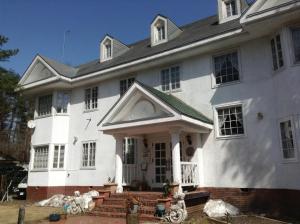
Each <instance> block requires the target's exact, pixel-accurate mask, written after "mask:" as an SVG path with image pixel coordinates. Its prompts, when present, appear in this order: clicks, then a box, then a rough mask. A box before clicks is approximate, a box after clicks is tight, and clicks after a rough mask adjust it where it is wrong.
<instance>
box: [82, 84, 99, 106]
mask: <svg viewBox="0 0 300 224" xmlns="http://www.w3.org/2000/svg"><path fill="white" fill-rule="evenodd" d="M97 108H98V87H93V88H89V89H86V90H85V110H92V109H97Z"/></svg>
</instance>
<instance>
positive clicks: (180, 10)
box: [0, 0, 217, 75]
mask: <svg viewBox="0 0 300 224" xmlns="http://www.w3.org/2000/svg"><path fill="white" fill-rule="evenodd" d="M216 13H217V0H109V1H103V0H0V34H1V35H4V36H6V37H8V38H9V42H8V44H6V45H5V46H4V48H6V49H7V48H18V49H19V50H20V52H19V53H18V55H16V56H14V57H12V58H11V59H10V60H9V61H8V62H1V63H0V66H2V67H4V68H6V69H12V70H14V71H15V72H17V73H18V74H19V75H23V73H24V72H25V70H26V69H27V67H28V66H29V65H30V63H31V62H32V60H33V59H34V57H35V55H37V54H41V55H44V56H47V57H49V58H52V59H55V60H58V61H61V62H63V63H66V64H69V65H72V66H77V65H80V64H83V63H87V62H89V61H92V60H95V59H97V58H99V43H100V41H101V40H102V38H103V37H104V36H105V34H110V35H111V36H113V37H114V38H116V39H118V40H120V41H121V42H123V43H125V44H130V43H134V42H136V41H139V40H142V39H145V38H148V37H149V35H150V23H151V21H152V20H153V19H154V17H155V16H156V15H157V14H162V15H164V16H167V17H169V18H170V19H171V20H172V21H173V22H175V24H177V25H178V26H181V25H184V24H187V23H191V22H193V21H196V20H198V19H201V18H205V17H207V16H210V15H215V14H216ZM68 30H69V31H70V32H66V31H68ZM65 33H66V43H65V54H64V57H62V51H63V50H62V49H63V40H64V34H65Z"/></svg>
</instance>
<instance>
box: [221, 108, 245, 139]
mask: <svg viewBox="0 0 300 224" xmlns="http://www.w3.org/2000/svg"><path fill="white" fill-rule="evenodd" d="M217 113H218V125H219V135H220V136H226V135H229V136H230V135H240V134H244V127H243V115H242V107H241V106H234V107H230V108H221V109H218V110H217Z"/></svg>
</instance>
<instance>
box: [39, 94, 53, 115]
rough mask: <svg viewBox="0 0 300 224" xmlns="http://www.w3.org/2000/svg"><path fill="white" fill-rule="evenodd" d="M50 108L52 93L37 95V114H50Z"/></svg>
mask: <svg viewBox="0 0 300 224" xmlns="http://www.w3.org/2000/svg"><path fill="white" fill-rule="evenodd" d="M51 108H52V95H47V96H41V97H39V103H38V115H39V116H44V115H49V114H51Z"/></svg>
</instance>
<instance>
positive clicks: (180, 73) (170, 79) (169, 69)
mask: <svg viewBox="0 0 300 224" xmlns="http://www.w3.org/2000/svg"><path fill="white" fill-rule="evenodd" d="M177 67H178V68H179V82H178V83H179V88H172V85H173V83H172V75H171V71H172V68H177ZM164 70H168V74H169V84H168V86H169V89H168V90H164V89H163V82H162V72H163V71H164ZM181 79H182V66H181V65H172V66H169V67H165V68H162V69H160V72H159V82H160V89H161V91H162V92H165V93H170V92H173V93H174V92H180V91H181V84H182V83H181Z"/></svg>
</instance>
